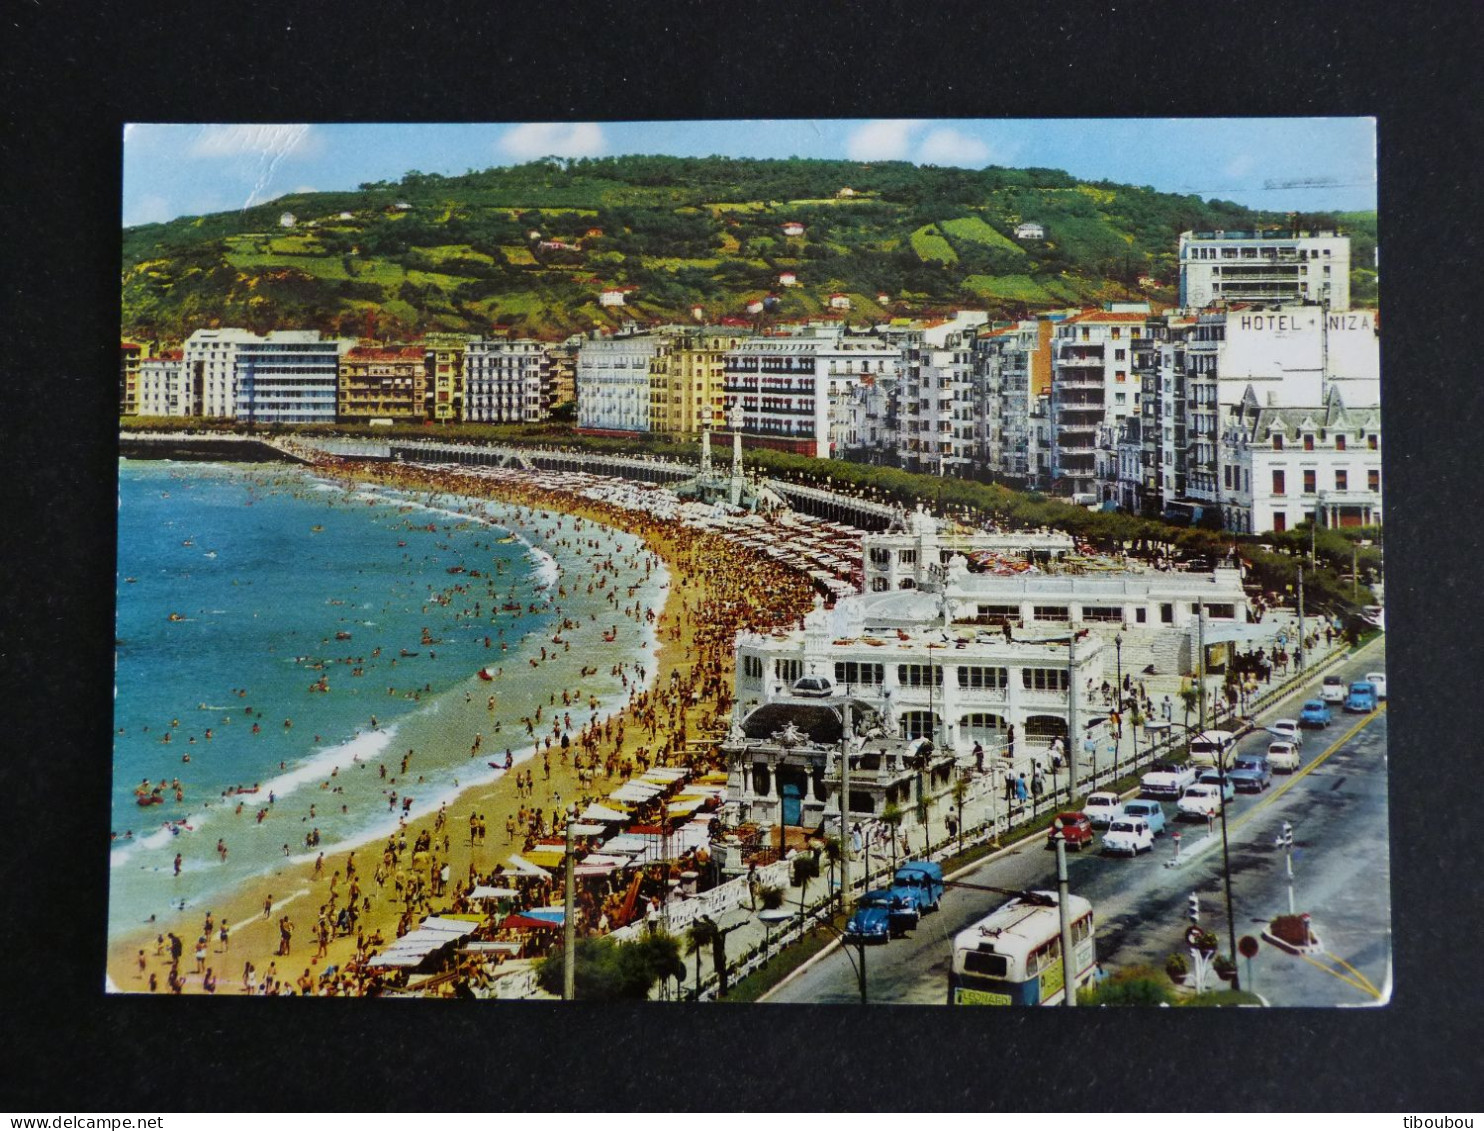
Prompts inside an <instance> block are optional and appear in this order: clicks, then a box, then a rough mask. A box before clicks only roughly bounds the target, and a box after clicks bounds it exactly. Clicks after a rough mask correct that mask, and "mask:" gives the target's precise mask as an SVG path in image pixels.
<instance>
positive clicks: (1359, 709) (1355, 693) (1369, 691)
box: [1345, 680, 1376, 715]
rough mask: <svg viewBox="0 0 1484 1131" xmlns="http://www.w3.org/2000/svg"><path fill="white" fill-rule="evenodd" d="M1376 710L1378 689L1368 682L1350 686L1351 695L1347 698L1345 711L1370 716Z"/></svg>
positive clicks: (1359, 682) (1362, 681) (1358, 682)
mask: <svg viewBox="0 0 1484 1131" xmlns="http://www.w3.org/2000/svg"><path fill="white" fill-rule="evenodd" d="M1375 709H1376V688H1375V687H1374V686H1373V685H1372V684H1371V683H1369V682H1368V681H1366V680H1359V681H1357V682H1356V683H1352V684H1351V685H1350V694H1349V695H1347V696H1345V710H1347V711H1351V712H1353V713H1355V714H1358V715H1364V714H1368V713H1370V712H1371V711H1374V710H1375Z"/></svg>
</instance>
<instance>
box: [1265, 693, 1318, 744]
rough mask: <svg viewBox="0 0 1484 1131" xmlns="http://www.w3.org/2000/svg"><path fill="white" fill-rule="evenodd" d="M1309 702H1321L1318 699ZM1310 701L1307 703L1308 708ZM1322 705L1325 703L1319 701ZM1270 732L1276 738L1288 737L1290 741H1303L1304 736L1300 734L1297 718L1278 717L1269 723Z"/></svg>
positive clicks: (1305, 705)
mask: <svg viewBox="0 0 1484 1131" xmlns="http://www.w3.org/2000/svg"><path fill="white" fill-rule="evenodd" d="M1309 703H1319V700H1317V699H1310V700H1309ZM1309 703H1305V704H1304V707H1305V708H1307V707H1308V706H1309ZM1319 705H1320V706H1321V707H1323V706H1324V704H1323V703H1319ZM1268 733H1269V734H1271V735H1273V736H1274V737H1275V738H1286V739H1288V741H1289V742H1303V736H1302V735H1300V734H1299V723H1298V720H1297V719H1277V720H1276V721H1274V722H1271V723H1269V724H1268Z"/></svg>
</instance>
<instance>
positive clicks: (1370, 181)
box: [123, 118, 1376, 225]
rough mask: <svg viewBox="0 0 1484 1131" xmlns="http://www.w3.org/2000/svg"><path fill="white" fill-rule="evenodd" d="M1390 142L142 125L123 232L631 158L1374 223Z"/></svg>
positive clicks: (1283, 125)
mask: <svg viewBox="0 0 1484 1131" xmlns="http://www.w3.org/2000/svg"><path fill="white" fill-rule="evenodd" d="M1375 139H1376V130H1375V122H1374V120H1373V119H1371V118H1206V119H1199V118H1170V119H1154V118H1142V119H1117V118H1109V119H1058V120H1030V119H1013V120H1003V119H1001V120H995V119H942V120H926V119H923V120H917V119H913V120H906V119H903V120H885V119H872V120H866V121H861V120H839V119H834V120H819V121H814V120H797V121H761V120H754V121H714V122H564V123H530V122H528V123H503V124H500V123H495V124H467V123H462V124H388V125H372V124H313V125H311V124H275V125H246V124H232V125H203V124H146V123H136V124H131V125H129V126H126V127H125V129H124V199H123V221H124V223H125V224H126V225H133V224H141V223H148V222H151V221H161V220H168V219H172V218H174V217H176V216H189V215H200V214H202V213H207V212H222V211H226V210H228V209H233V208H242V207H246V206H248V205H252V204H259V203H262V202H263V201H266V200H272V199H273V198H274V197H277V196H281V195H282V194H284V193H287V192H296V191H305V190H319V191H326V190H331V189H349V188H354V187H355V186H356V185H358V184H360V183H361V182H363V181H379V180H396V179H398V178H400V177H401V175H402V174H403V173H405V172H407V171H408V170H410V169H419V170H421V171H422V172H425V173H444V174H450V175H451V174H457V173H463V172H465V171H467V170H469V169H483V168H487V167H489V166H491V165H509V164H518V163H520V162H522V161H529V160H533V159H535V158H538V157H544V156H548V155H555V156H564V157H580V156H603V155H613V154H622V153H666V154H674V155H676V156H707V155H710V154H720V155H723V156H730V157H818V158H834V159H851V160H859V161H883V160H893V159H895V160H907V161H913V162H916V163H918V164H926V165H944V166H957V167H962V168H968V169H978V168H982V167H983V166H985V165H1009V166H1016V167H1026V166H1040V167H1043V168H1052V169H1064V170H1066V171H1067V172H1069V173H1071V174H1073V175H1074V176H1077V177H1080V178H1084V179H1087V180H1110V181H1118V182H1123V183H1127V184H1134V185H1149V186H1151V187H1153V188H1156V189H1159V190H1161V191H1164V192H1179V193H1196V194H1197V195H1200V196H1204V197H1221V198H1222V199H1225V200H1234V201H1236V202H1238V203H1239V204H1245V205H1248V206H1249V207H1252V208H1262V209H1268V210H1273V211H1295V210H1296V211H1309V212H1321V211H1359V210H1365V209H1373V208H1375V207H1376V157H1375V144H1376V141H1375Z"/></svg>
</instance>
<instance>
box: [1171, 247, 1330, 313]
mask: <svg viewBox="0 0 1484 1131" xmlns="http://www.w3.org/2000/svg"><path fill="white" fill-rule="evenodd" d="M1179 254H1180V305H1181V306H1183V307H1188V308H1199V307H1204V306H1207V305H1209V304H1211V303H1217V302H1224V303H1233V302H1260V303H1267V304H1272V305H1280V304H1289V303H1293V304H1297V303H1301V302H1307V303H1314V304H1317V305H1320V306H1323V307H1326V308H1328V309H1330V310H1348V309H1350V237H1349V236H1343V235H1340V234H1339V233H1338V232H1333V231H1284V230H1278V229H1275V230H1272V231H1221V230H1217V231H1212V232H1181V233H1180V251H1179Z"/></svg>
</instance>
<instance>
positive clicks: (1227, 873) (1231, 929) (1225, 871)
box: [1170, 695, 1242, 990]
mask: <svg viewBox="0 0 1484 1131" xmlns="http://www.w3.org/2000/svg"><path fill="white" fill-rule="evenodd" d="M1201 699H1202V702H1203V703H1204V701H1205V696H1204V695H1203V696H1202V697H1201ZM1202 713H1204V708H1202ZM1201 723H1202V726H1201V730H1200V731H1199V732H1197V731H1193V730H1192V728H1191V726H1190V724H1189V723H1177V722H1175V721H1174V720H1173V719H1171V720H1170V725H1171V726H1177V727H1179V728H1180V729H1181V730H1183V731H1184V732H1185V744H1186V747H1185V748H1186V750H1187V751H1189V749H1190V736H1191V735H1192V734H1201V733H1204V732H1205V725H1204V724H1205V720H1204V718H1203V719H1202V720H1201ZM1226 759H1227V750H1226V748H1225V747H1222V748H1220V749H1218V750H1217V753H1216V769H1217V773H1219V774H1220V784H1219V785H1218V787H1217V788H1218V789H1219V790H1220V792H1221V881H1222V890H1223V892H1224V894H1225V897H1226V934H1227V942H1228V943H1229V945H1230V946H1231V954H1232V956H1233V957H1232V960H1233V962H1235V961H1236V957H1235V956H1236V953H1237V921H1236V914H1235V912H1234V910H1233V907H1232V862H1231V844H1230V841H1229V839H1228V836H1227V816H1226V782H1227V778H1226ZM1176 852H1177V853H1178V852H1179V845H1178V844H1177V845H1176ZM1232 988H1233V989H1237V990H1239V989H1241V988H1242V984H1241V979H1240V977H1238V976H1236V975H1233V977H1232Z"/></svg>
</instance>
